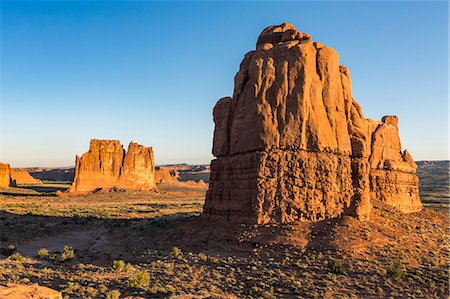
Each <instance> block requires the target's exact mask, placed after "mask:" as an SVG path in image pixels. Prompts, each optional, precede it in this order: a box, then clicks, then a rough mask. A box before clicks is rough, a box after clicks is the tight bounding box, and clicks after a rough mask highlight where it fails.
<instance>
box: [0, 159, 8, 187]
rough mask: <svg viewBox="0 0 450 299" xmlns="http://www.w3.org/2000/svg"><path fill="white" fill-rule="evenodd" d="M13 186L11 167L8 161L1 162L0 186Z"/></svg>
mask: <svg viewBox="0 0 450 299" xmlns="http://www.w3.org/2000/svg"><path fill="white" fill-rule="evenodd" d="M10 186H11V168H10V167H9V164H7V163H0V188H8V187H10Z"/></svg>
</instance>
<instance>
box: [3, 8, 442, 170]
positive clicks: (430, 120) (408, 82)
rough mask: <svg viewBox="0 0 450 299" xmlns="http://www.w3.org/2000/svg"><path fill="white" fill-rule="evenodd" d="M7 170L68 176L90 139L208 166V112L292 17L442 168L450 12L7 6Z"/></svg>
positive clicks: (360, 93) (406, 141)
mask: <svg viewBox="0 0 450 299" xmlns="http://www.w3.org/2000/svg"><path fill="white" fill-rule="evenodd" d="M1 12H2V14H1V51H2V52H1V54H2V56H1V75H2V77H1V88H2V90H1V102H2V107H1V112H2V120H1V121H2V142H1V156H0V160H3V161H6V162H9V163H11V164H12V166H15V167H25V166H69V165H73V164H74V157H75V154H82V153H84V152H85V151H86V150H87V148H88V144H89V140H90V139H91V138H104V139H119V140H121V141H122V143H124V144H125V146H127V145H128V142H129V141H130V140H133V141H136V142H138V143H141V144H144V145H148V146H153V148H154V150H155V156H156V162H157V163H176V162H189V163H209V161H210V159H211V158H212V156H211V154H210V153H211V146H212V133H213V121H212V108H213V106H214V104H215V103H216V101H217V100H218V99H219V98H221V97H223V96H227V95H231V94H232V90H233V78H234V75H235V73H236V72H237V70H238V68H239V63H240V62H241V60H242V58H243V56H244V54H245V53H246V52H248V51H250V50H252V49H254V47H255V42H256V39H257V37H258V35H259V33H260V31H261V30H262V29H263V28H265V27H267V26H269V25H273V24H279V23H282V22H285V21H288V22H292V23H294V24H295V25H296V26H297V28H299V29H300V30H302V31H304V32H308V33H310V34H311V35H312V37H313V40H315V41H321V42H323V43H324V44H326V45H328V46H331V47H333V48H335V49H336V50H337V51H338V52H339V53H340V57H341V64H343V65H347V66H348V67H349V68H350V71H351V74H352V80H353V92H354V93H353V95H354V97H355V99H356V100H357V101H358V102H359V103H360V104H361V105H362V107H363V111H364V113H365V116H366V117H370V118H374V119H380V118H381V117H382V116H383V115H386V114H396V115H399V117H400V133H401V137H402V143H403V146H404V147H406V148H408V149H409V150H410V152H411V153H412V155H413V156H414V157H415V159H416V160H423V159H448V111H449V110H448V100H447V94H448V90H447V83H448V4H447V2H445V1H442V2H411V1H409V2H406V1H403V2H390V1H383V2H228V3H227V2H148V1H145V2H118V1H115V2H107V1H102V2H88V1H76V2H67V1H62V2H57V1H52V2H35V1H25V2H17V1H11V2H7V1H3V2H2V6H1Z"/></svg>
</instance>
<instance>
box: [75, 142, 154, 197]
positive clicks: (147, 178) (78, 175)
mask: <svg viewBox="0 0 450 299" xmlns="http://www.w3.org/2000/svg"><path fill="white" fill-rule="evenodd" d="M75 164H76V166H75V178H74V182H73V184H72V186H71V187H70V190H69V191H70V192H71V193H75V192H78V193H80V192H81V193H84V192H90V191H94V190H97V189H111V188H115V189H123V190H134V191H143V190H150V189H153V188H155V187H156V181H155V162H154V157H153V149H152V148H151V147H145V146H142V145H139V144H137V143H134V142H131V143H130V145H129V146H128V151H127V152H125V150H124V149H123V147H122V145H121V144H120V142H119V141H118V140H96V139H93V140H91V143H90V146H89V151H88V152H87V153H85V154H83V156H81V157H79V156H77V157H76V159H75Z"/></svg>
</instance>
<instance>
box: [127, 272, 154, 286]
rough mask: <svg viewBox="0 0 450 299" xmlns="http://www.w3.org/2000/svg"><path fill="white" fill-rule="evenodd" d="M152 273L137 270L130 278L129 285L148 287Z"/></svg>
mask: <svg viewBox="0 0 450 299" xmlns="http://www.w3.org/2000/svg"><path fill="white" fill-rule="evenodd" d="M149 285H150V274H148V272H146V271H141V270H136V271H135V272H134V273H133V275H131V276H130V278H129V279H128V286H130V287H132V288H141V289H148V287H149Z"/></svg>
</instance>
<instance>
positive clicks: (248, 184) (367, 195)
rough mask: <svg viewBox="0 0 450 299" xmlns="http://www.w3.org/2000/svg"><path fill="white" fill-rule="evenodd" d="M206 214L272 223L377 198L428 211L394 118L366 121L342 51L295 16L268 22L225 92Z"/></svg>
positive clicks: (363, 212)
mask: <svg viewBox="0 0 450 299" xmlns="http://www.w3.org/2000/svg"><path fill="white" fill-rule="evenodd" d="M213 116H214V122H215V130H214V142H213V155H214V156H216V157H217V159H215V160H213V161H212V162H211V178H210V185H209V190H208V193H207V197H206V202H205V205H204V211H203V215H204V217H206V218H210V219H226V220H236V221H239V222H251V223H268V222H291V221H295V220H302V219H305V220H306V219H307V220H320V219H325V218H331V217H337V216H340V215H342V214H343V213H351V214H353V215H355V216H357V217H358V218H359V219H360V220H366V219H369V217H370V209H371V202H370V201H371V197H373V198H375V197H376V198H379V199H381V200H382V201H384V202H386V203H387V204H390V205H393V206H396V207H397V208H399V209H400V210H402V211H405V212H412V211H419V210H421V209H422V204H421V202H420V199H419V196H418V180H417V177H416V176H415V175H414V173H415V164H414V161H413V160H412V158H411V156H410V155H409V154H408V153H407V152H404V153H403V154H402V153H401V145H400V139H399V136H398V128H397V121H398V120H397V118H396V117H392V116H388V117H384V118H383V120H382V122H378V121H374V120H370V119H365V118H364V115H363V113H362V109H361V107H360V106H359V104H358V103H357V102H356V101H355V100H354V99H353V98H352V87H351V80H350V72H349V70H348V69H347V68H346V67H344V66H339V55H338V53H337V52H336V51H335V50H333V49H332V48H329V47H327V46H324V45H323V44H321V43H318V42H315V43H313V41H312V39H311V37H310V36H309V35H308V34H306V33H301V32H299V31H298V30H297V29H296V28H295V27H294V26H293V25H292V24H288V23H284V24H281V25H279V26H271V27H268V28H266V29H265V30H264V31H263V32H262V33H261V35H260V37H259V39H258V42H257V44H256V50H255V51H250V52H249V53H247V54H246V55H245V57H244V60H243V61H242V63H241V65H240V70H239V72H238V73H237V74H236V77H235V89H234V95H233V98H230V97H227V98H223V99H221V100H219V101H218V102H217V104H216V106H215V107H214V111H213Z"/></svg>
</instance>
